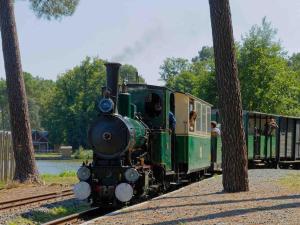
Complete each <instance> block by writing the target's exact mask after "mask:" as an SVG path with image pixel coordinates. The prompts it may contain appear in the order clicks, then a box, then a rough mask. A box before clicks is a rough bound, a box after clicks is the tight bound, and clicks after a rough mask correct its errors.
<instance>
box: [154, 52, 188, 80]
mask: <svg viewBox="0 0 300 225" xmlns="http://www.w3.org/2000/svg"><path fill="white" fill-rule="evenodd" d="M189 68H190V63H189V60H187V59H183V58H174V57H172V58H166V60H165V61H164V62H163V65H161V66H160V77H161V79H162V80H164V81H167V80H169V79H172V78H174V77H175V76H177V75H178V74H180V73H181V72H183V71H187V70H189Z"/></svg>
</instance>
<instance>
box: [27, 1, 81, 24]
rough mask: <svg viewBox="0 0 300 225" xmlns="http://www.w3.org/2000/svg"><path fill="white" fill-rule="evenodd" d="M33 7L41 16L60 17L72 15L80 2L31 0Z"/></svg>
mask: <svg viewBox="0 0 300 225" xmlns="http://www.w3.org/2000/svg"><path fill="white" fill-rule="evenodd" d="M29 1H30V3H31V9H32V10H33V11H34V13H35V14H36V15H37V17H39V18H45V19H48V20H50V19H52V18H54V19H60V18H61V17H63V16H71V15H73V13H74V12H75V9H76V7H77V5H78V3H79V0H29Z"/></svg>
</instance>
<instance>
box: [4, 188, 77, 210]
mask: <svg viewBox="0 0 300 225" xmlns="http://www.w3.org/2000/svg"><path fill="white" fill-rule="evenodd" d="M71 195H73V192H72V190H71V189H68V190H63V191H62V192H52V193H47V194H42V195H35V196H31V197H26V198H21V199H14V200H9V201H5V202H0V211H2V210H6V209H11V208H15V207H18V206H24V205H29V204H32V203H37V202H42V201H46V200H51V199H55V198H59V197H67V196H71Z"/></svg>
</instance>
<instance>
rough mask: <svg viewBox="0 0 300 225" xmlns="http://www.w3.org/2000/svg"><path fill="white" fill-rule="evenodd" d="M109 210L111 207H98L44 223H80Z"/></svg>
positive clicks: (53, 224)
mask: <svg viewBox="0 0 300 225" xmlns="http://www.w3.org/2000/svg"><path fill="white" fill-rule="evenodd" d="M108 212H110V211H109V209H101V208H98V207H96V208H91V209H89V210H86V211H83V212H80V213H74V214H71V215H69V216H66V217H63V218H59V219H56V220H52V221H50V222H47V223H44V224H43V225H63V224H80V223H82V222H83V221H86V220H90V219H93V218H96V217H99V216H101V215H104V214H106V213H108Z"/></svg>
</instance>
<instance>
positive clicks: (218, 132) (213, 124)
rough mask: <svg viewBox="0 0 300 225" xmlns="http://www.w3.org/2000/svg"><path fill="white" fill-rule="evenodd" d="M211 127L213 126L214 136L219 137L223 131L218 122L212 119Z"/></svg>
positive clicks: (212, 133)
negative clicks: (218, 126)
mask: <svg viewBox="0 0 300 225" xmlns="http://www.w3.org/2000/svg"><path fill="white" fill-rule="evenodd" d="M210 127H211V136H212V137H218V136H220V135H221V131H220V129H219V128H217V122H216V121H211V122H210Z"/></svg>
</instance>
